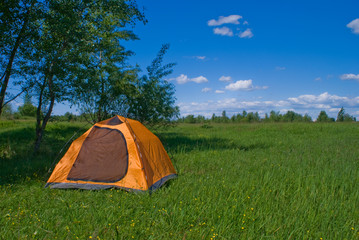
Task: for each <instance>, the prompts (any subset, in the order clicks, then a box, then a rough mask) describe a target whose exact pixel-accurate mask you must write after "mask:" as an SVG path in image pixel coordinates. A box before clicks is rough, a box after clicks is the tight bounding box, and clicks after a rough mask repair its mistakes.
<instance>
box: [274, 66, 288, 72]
mask: <svg viewBox="0 0 359 240" xmlns="http://www.w3.org/2000/svg"><path fill="white" fill-rule="evenodd" d="M285 69H286V68H285V67H279V66H277V67H275V70H277V71H284V70H285Z"/></svg>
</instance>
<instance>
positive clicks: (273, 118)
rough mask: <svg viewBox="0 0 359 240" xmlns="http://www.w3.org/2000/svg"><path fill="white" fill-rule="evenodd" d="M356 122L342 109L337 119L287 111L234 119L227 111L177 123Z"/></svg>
mask: <svg viewBox="0 0 359 240" xmlns="http://www.w3.org/2000/svg"><path fill="white" fill-rule="evenodd" d="M313 121H316V122H335V121H336V122H355V121H356V118H355V117H353V116H351V115H349V114H348V113H345V109H344V108H343V107H342V108H341V109H340V110H339V112H338V115H337V118H336V119H335V118H331V117H329V116H328V115H327V113H326V112H325V111H324V110H323V111H320V113H319V115H318V117H317V119H315V120H313V119H312V117H310V116H309V115H308V114H305V115H304V116H302V115H301V114H299V113H296V112H294V111H287V113H285V114H280V113H279V112H276V111H271V112H270V113H269V114H267V113H266V114H265V116H264V118H261V117H260V116H259V114H258V112H255V113H253V112H246V111H243V112H242V113H238V114H234V115H233V116H232V117H228V116H227V113H226V111H223V112H222V115H221V116H216V115H215V114H213V115H212V117H211V118H206V117H204V116H201V115H198V116H196V117H195V116H194V115H187V116H186V117H182V118H179V119H178V120H177V122H180V123H259V122H265V123H269V122H313Z"/></svg>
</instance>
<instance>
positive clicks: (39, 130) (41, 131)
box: [34, 75, 55, 153]
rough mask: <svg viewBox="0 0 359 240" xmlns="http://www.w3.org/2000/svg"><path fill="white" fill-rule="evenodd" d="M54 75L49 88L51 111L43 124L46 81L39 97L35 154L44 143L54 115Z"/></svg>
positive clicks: (50, 78)
mask: <svg viewBox="0 0 359 240" xmlns="http://www.w3.org/2000/svg"><path fill="white" fill-rule="evenodd" d="M53 76H54V75H50V76H49V78H48V79H49V80H48V86H49V92H50V106H49V109H48V110H47V113H46V115H45V117H44V119H43V120H42V123H41V105H42V94H43V92H44V89H45V84H46V80H45V81H44V84H43V85H42V89H41V92H40V97H39V105H38V108H37V112H36V118H37V119H36V140H35V148H34V152H35V153H36V152H37V151H38V150H39V148H40V144H41V141H42V137H43V134H44V131H45V128H46V125H47V123H48V121H49V119H50V117H51V113H52V109H53V107H54V104H55V94H54V92H53V89H52V79H53Z"/></svg>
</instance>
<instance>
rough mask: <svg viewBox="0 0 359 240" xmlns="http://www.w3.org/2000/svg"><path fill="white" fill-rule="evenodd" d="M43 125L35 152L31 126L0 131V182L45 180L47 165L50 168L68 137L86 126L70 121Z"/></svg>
mask: <svg viewBox="0 0 359 240" xmlns="http://www.w3.org/2000/svg"><path fill="white" fill-rule="evenodd" d="M47 129H48V130H47V131H46V132H45V135H44V138H43V141H42V145H41V147H40V150H39V152H37V153H36V154H35V153H34V152H33V148H34V139H35V127H28V126H26V127H18V128H15V129H11V130H8V131H4V132H2V133H0V185H6V184H16V183H19V182H23V181H29V180H40V181H43V182H44V184H45V181H46V180H47V178H48V177H49V176H50V173H48V170H49V168H51V169H53V167H54V166H53V165H54V164H56V163H57V162H58V161H59V160H60V159H61V157H62V156H63V155H64V154H65V152H66V151H67V149H68V147H69V146H70V145H71V143H72V141H73V140H75V139H76V138H77V137H79V136H81V134H82V133H83V132H84V131H85V130H86V129H82V128H80V127H76V126H71V125H70V124H53V125H51V126H49V127H48V128H47ZM79 130H80V131H79ZM76 132H77V134H76V136H75V137H74V138H73V139H71V141H70V142H69V143H68V144H67V145H66V146H65V144H66V143H67V142H68V140H69V139H70V138H71V137H72V136H73V135H74V134H75V133H76ZM62 148H63V150H62V152H61V154H59V152H60V150H61V149H62Z"/></svg>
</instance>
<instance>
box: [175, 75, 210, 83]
mask: <svg viewBox="0 0 359 240" xmlns="http://www.w3.org/2000/svg"><path fill="white" fill-rule="evenodd" d="M172 80H175V81H177V83H178V84H185V83H188V82H195V83H204V82H208V79H207V78H205V77H203V76H199V77H195V78H189V77H188V76H187V75H185V74H181V75H179V76H178V77H176V78H171V79H169V81H172Z"/></svg>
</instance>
